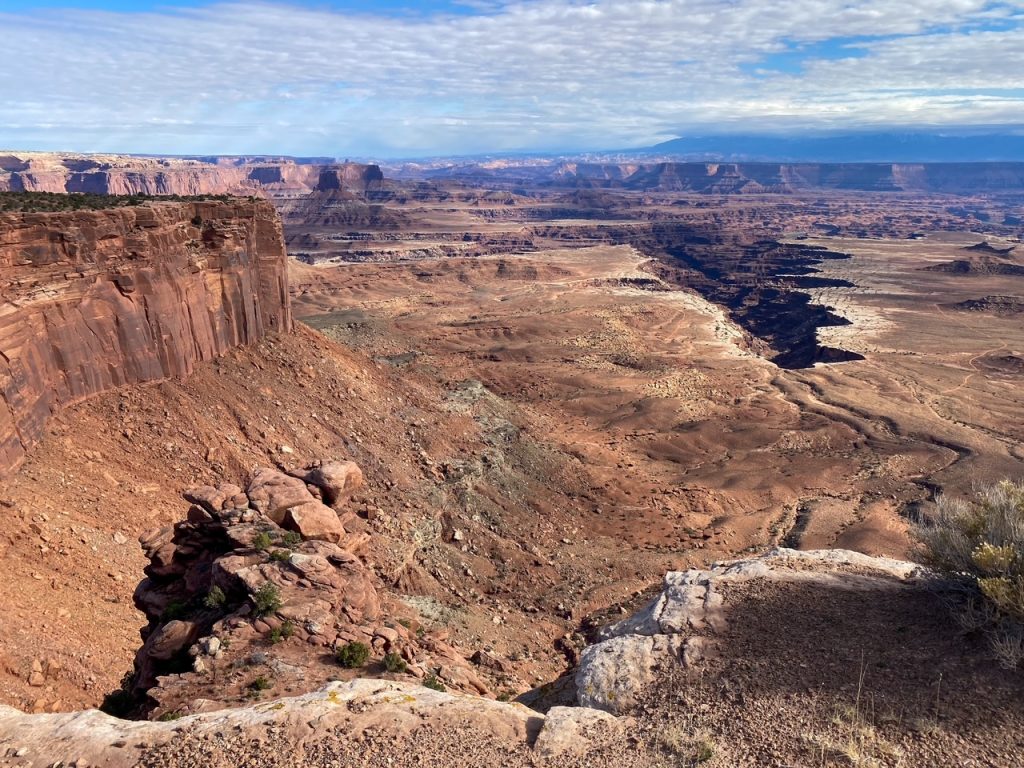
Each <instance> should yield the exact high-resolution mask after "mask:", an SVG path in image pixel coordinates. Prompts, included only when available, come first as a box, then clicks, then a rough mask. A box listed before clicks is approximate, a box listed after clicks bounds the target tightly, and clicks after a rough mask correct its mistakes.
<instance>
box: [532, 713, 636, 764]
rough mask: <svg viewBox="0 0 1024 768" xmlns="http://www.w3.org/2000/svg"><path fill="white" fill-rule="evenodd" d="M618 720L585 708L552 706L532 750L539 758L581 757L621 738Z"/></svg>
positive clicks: (621, 729)
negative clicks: (601, 745)
mask: <svg viewBox="0 0 1024 768" xmlns="http://www.w3.org/2000/svg"><path fill="white" fill-rule="evenodd" d="M622 735H623V728H622V723H621V721H620V720H619V719H618V718H617V717H614V716H612V715H609V714H608V713H607V712H601V711H599V710H596V709H587V708H585V707H552V708H551V709H549V710H548V713H547V716H546V717H545V718H544V726H543V727H542V728H541V729H540V733H539V734H537V741H536V742H535V743H534V745H533V749H534V751H535V752H536V753H537V754H538V755H539V756H540V757H541V758H547V759H552V758H559V757H575V758H580V757H585V756H586V755H587V754H588V753H589V752H590V751H591V750H592V749H594V747H596V746H598V745H600V744H605V743H608V742H611V741H614V740H615V739H617V738H621V737H622Z"/></svg>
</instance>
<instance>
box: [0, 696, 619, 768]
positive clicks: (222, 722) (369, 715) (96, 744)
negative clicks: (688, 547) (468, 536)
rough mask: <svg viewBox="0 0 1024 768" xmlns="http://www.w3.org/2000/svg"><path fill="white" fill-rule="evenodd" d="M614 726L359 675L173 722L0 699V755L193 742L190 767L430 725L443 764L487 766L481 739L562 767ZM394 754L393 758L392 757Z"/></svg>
mask: <svg viewBox="0 0 1024 768" xmlns="http://www.w3.org/2000/svg"><path fill="white" fill-rule="evenodd" d="M621 730H622V726H621V725H620V723H619V722H618V721H617V720H616V719H615V718H612V717H608V716H607V715H604V714H603V713H596V712H594V711H593V710H587V709H570V708H565V707H556V708H554V709H552V710H551V711H550V712H549V713H548V714H547V715H543V714H540V713H539V712H534V711H533V710H530V709H527V708H526V707H523V706H520V705H518V704H507V703H502V702H497V701H491V700H486V699H480V698H478V697H475V696H465V695H458V694H451V693H445V692H439V691H434V690H430V689H428V688H424V687H423V686H420V685H417V684H415V683H409V682H395V681H387V680H367V679H359V680H353V681H350V682H344V683H342V682H334V683H330V684H327V685H325V686H324V687H322V688H320V689H319V690H317V691H314V692H312V693H307V694H304V695H302V696H297V697H293V698H285V699H280V700H278V701H276V702H274V703H273V704H269V705H268V704H265V703H260V704H250V705H249V706H246V707H242V708H239V709H231V710H225V711H221V712H212V713H206V714H198V715H192V716H188V717H183V718H181V719H178V720H175V721H174V722H131V721H126V720H118V719H116V718H113V717H110V716H109V715H105V714H103V713H101V712H97V711H96V710H89V711H87V712H75V713H71V714H61V715H25V714H22V713H21V712H18V711H17V710H15V709H12V708H10V707H4V706H0V761H6V762H4V764H5V765H17V766H22V767H23V768H36V767H38V768H42V767H43V766H47V768H49V766H53V765H88V766H104V767H105V768H121V767H122V766H124V768H128V767H129V766H136V765H140V764H154V763H157V762H158V761H159V755H160V754H161V753H162V752H163V751H164V750H175V751H177V750H181V749H192V748H193V747H192V746H190V745H202V746H199V747H198V748H197V754H196V755H195V759H196V760H197V762H195V763H190V764H196V765H209V764H212V763H210V762H209V758H208V755H209V752H208V750H209V749H210V748H211V747H214V746H215V744H216V743H217V742H222V743H223V742H225V741H226V740H227V739H228V738H232V739H241V740H244V741H254V742H256V743H260V742H264V741H270V742H271V743H269V744H268V745H267V746H266V748H265V749H266V756H267V760H268V761H269V760H273V759H274V757H275V756H278V757H281V758H283V757H284V754H283V753H284V751H285V750H287V752H288V753H289V755H290V754H291V753H292V752H295V753H296V754H298V755H301V754H302V751H303V750H304V749H306V748H310V747H312V748H314V749H315V747H313V745H315V744H317V742H318V740H319V741H322V740H325V739H327V740H330V739H332V738H333V739H335V740H336V741H337V742H339V746H341V745H343V744H346V743H347V744H348V745H353V746H354V749H355V750H356V751H357V752H358V751H361V750H365V749H366V746H365V742H366V740H367V739H368V738H370V737H371V735H372V736H373V737H374V738H376V739H380V740H385V741H390V742H391V743H392V744H400V743H401V742H402V740H403V739H405V738H408V737H409V736H410V735H413V734H416V733H419V734H423V733H429V732H433V733H452V734H455V733H460V734H463V736H464V741H465V744H466V750H467V751H466V753H465V754H464V755H462V756H461V759H460V756H456V757H455V759H451V758H449V760H448V761H444V762H445V763H446V764H449V765H470V764H477V765H495V764H496V763H494V762H487V758H488V757H490V758H491V759H494V757H495V755H493V754H492V755H486V756H485V755H478V756H477V757H478V758H479V760H480V761H479V762H478V761H476V760H474V756H473V754H472V750H473V746H472V745H473V744H474V743H476V744H479V743H481V742H482V743H487V744H490V745H492V748H493V749H494V750H495V751H499V752H500V753H503V754H504V755H505V756H506V759H511V760H515V763H514V764H531V765H556V764H564V763H561V762H560V761H561V760H564V759H565V758H566V757H568V756H573V757H582V756H584V755H585V754H586V752H587V750H588V749H589V748H590V747H591V746H592V745H593V744H594V743H595V742H597V743H600V741H602V740H607V739H608V738H612V737H615V736H618V735H621ZM183 734H187V741H185V742H184V743H183V738H182V736H183ZM229 735H230V736H229ZM342 748H344V747H342ZM349 748H350V749H352V748H353V747H352V746H350V747H349ZM395 752H396V754H395V760H396V764H397V763H398V761H399V760H400V759H401V758H402V755H401V753H399V752H398V750H395ZM405 757H406V758H408V757H410V756H409V755H408V754H407V755H406V756H405ZM416 759H417V760H419V759H424V760H426V762H424V763H423V764H424V765H432V764H438V763H439V762H442V760H441V756H440V755H437V754H433V755H430V754H424V753H423V748H422V746H421V747H420V751H419V752H418V753H417V756H416ZM151 760H152V763H151V762H150V761H151ZM548 760H551V761H553V762H548ZM521 761H525V762H521ZM274 762H275V764H277V763H276V760H275V761H274ZM389 762H390V761H389ZM246 764H250V763H246ZM252 764H256V763H252ZM259 764H268V763H267V762H262V763H259ZM288 764H292V763H290V762H289V763H288ZM299 764H307V765H311V764H314V763H312V762H308V763H299ZM317 764H320V763H317ZM323 764H325V765H326V764H328V763H323ZM330 764H334V765H339V764H340V763H337V762H334V763H330ZM345 764H348V765H351V764H353V763H345ZM360 764H362V762H360ZM504 764H509V763H504Z"/></svg>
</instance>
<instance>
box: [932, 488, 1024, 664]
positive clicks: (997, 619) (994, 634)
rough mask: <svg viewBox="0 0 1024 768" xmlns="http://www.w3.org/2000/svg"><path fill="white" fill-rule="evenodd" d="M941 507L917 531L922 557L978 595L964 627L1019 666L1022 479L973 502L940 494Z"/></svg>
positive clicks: (1023, 584)
mask: <svg viewBox="0 0 1024 768" xmlns="http://www.w3.org/2000/svg"><path fill="white" fill-rule="evenodd" d="M937 507H938V508H937V511H936V515H935V517H934V519H933V520H931V521H926V522H925V523H923V524H921V525H919V526H918V527H917V529H916V538H917V540H918V541H919V542H920V544H921V551H922V558H923V560H924V561H925V563H926V564H927V565H929V566H931V567H932V568H933V569H935V570H936V571H938V572H939V573H941V574H943V575H945V576H946V577H948V578H949V579H951V580H953V581H955V582H958V583H960V584H961V585H963V586H964V587H966V589H967V590H968V591H969V592H971V593H973V595H974V596H976V598H980V599H975V600H968V609H967V610H968V612H969V615H968V616H967V617H966V618H965V619H963V620H961V624H962V626H964V627H965V628H970V627H976V628H978V629H981V630H983V631H985V632H987V633H988V634H989V635H990V637H991V639H992V641H993V649H994V650H995V651H996V655H997V657H998V658H999V659H1000V661H1001V662H1002V663H1003V664H1004V665H1006V666H1013V667H1015V666H1017V665H1018V664H1019V663H1020V661H1021V660H1022V657H1024V482H1020V483H1013V482H1010V481H1008V480H1004V481H1003V482H1000V483H996V484H995V485H992V486H989V487H987V488H984V489H982V490H981V491H979V492H978V493H977V494H976V496H975V498H974V499H973V500H970V501H965V500H963V499H952V498H949V497H947V496H942V497H940V498H939V499H938V502H937ZM979 602H980V603H981V606H980V607H979V605H978V603H979Z"/></svg>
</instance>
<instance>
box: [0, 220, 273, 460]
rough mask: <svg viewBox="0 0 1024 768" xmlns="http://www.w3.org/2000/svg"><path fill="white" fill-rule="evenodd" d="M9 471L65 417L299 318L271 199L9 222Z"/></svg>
mask: <svg viewBox="0 0 1024 768" xmlns="http://www.w3.org/2000/svg"><path fill="white" fill-rule="evenodd" d="M0 267H2V270H3V274H2V279H0V287H2V296H3V302H2V307H0V395H2V397H3V401H4V407H3V408H0V473H3V472H9V471H11V470H12V469H13V468H15V467H16V466H17V465H18V464H19V462H20V461H21V459H22V457H23V456H24V454H25V451H26V450H27V449H28V448H29V447H30V446H31V445H33V444H34V443H35V442H36V441H37V440H38V439H39V438H40V437H41V436H42V434H43V430H44V427H45V424H46V422H47V419H49V417H50V416H51V415H52V414H53V413H54V412H55V411H56V410H58V409H59V408H62V407H64V406H67V405H68V404H71V403H74V402H77V401H80V400H82V399H84V398H86V397H89V396H91V395H95V394H97V393H99V392H102V391H104V390H108V389H111V388H114V387H118V386H122V385H125V384H133V383H139V382H146V381H154V380H158V379H163V378H167V377H172V376H181V375H186V374H188V373H191V372H192V370H193V369H194V367H195V366H196V364H197V363H199V362H200V361H203V360H209V359H211V358H215V357H217V356H219V355H221V354H223V353H224V352H226V351H227V350H229V349H231V348H232V347H235V346H238V345H240V344H248V343H251V342H254V341H256V340H258V339H260V338H262V337H263V336H264V335H265V334H266V333H268V332H271V331H287V330H289V329H290V328H291V324H292V319H291V311H290V306H289V298H288V278H287V263H286V255H285V249H284V243H283V239H282V233H281V224H280V220H279V218H278V216H277V214H276V213H275V211H274V209H273V208H272V207H271V206H270V205H269V204H268V203H265V202H260V201H242V200H237V201H226V202H224V201H196V202H185V203H183V202H175V203H169V202H168V203H149V204H146V205H140V206H127V207H122V208H116V209H110V210H95V211H92V210H90V211H76V212H67V213H7V214H0Z"/></svg>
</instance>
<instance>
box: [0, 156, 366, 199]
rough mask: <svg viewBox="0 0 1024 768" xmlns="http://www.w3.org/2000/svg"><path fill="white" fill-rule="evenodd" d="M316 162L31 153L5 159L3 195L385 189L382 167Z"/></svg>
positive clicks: (1, 163) (0, 180)
mask: <svg viewBox="0 0 1024 768" xmlns="http://www.w3.org/2000/svg"><path fill="white" fill-rule="evenodd" d="M231 160H237V162H228V161H231ZM314 160H315V162H305V161H301V160H296V159H291V158H259V157H254V158H236V159H233V158H217V157H211V158H151V157H133V156H129V155H64V154H54V153H38V152H36V153H32V152H26V153H16V154H12V155H3V156H0V191H11V192H89V193H92V194H99V195H259V196H264V195H285V196H287V195H289V194H293V195H294V194H307V193H309V192H312V191H314V190H341V191H345V192H348V193H351V194H354V195H358V196H365V195H367V194H370V193H373V192H377V191H379V190H380V189H381V188H382V185H383V182H384V176H383V174H382V173H381V170H380V168H379V167H378V166H376V165H367V164H363V163H334V162H330V161H326V162H324V161H325V158H315V159H314Z"/></svg>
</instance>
